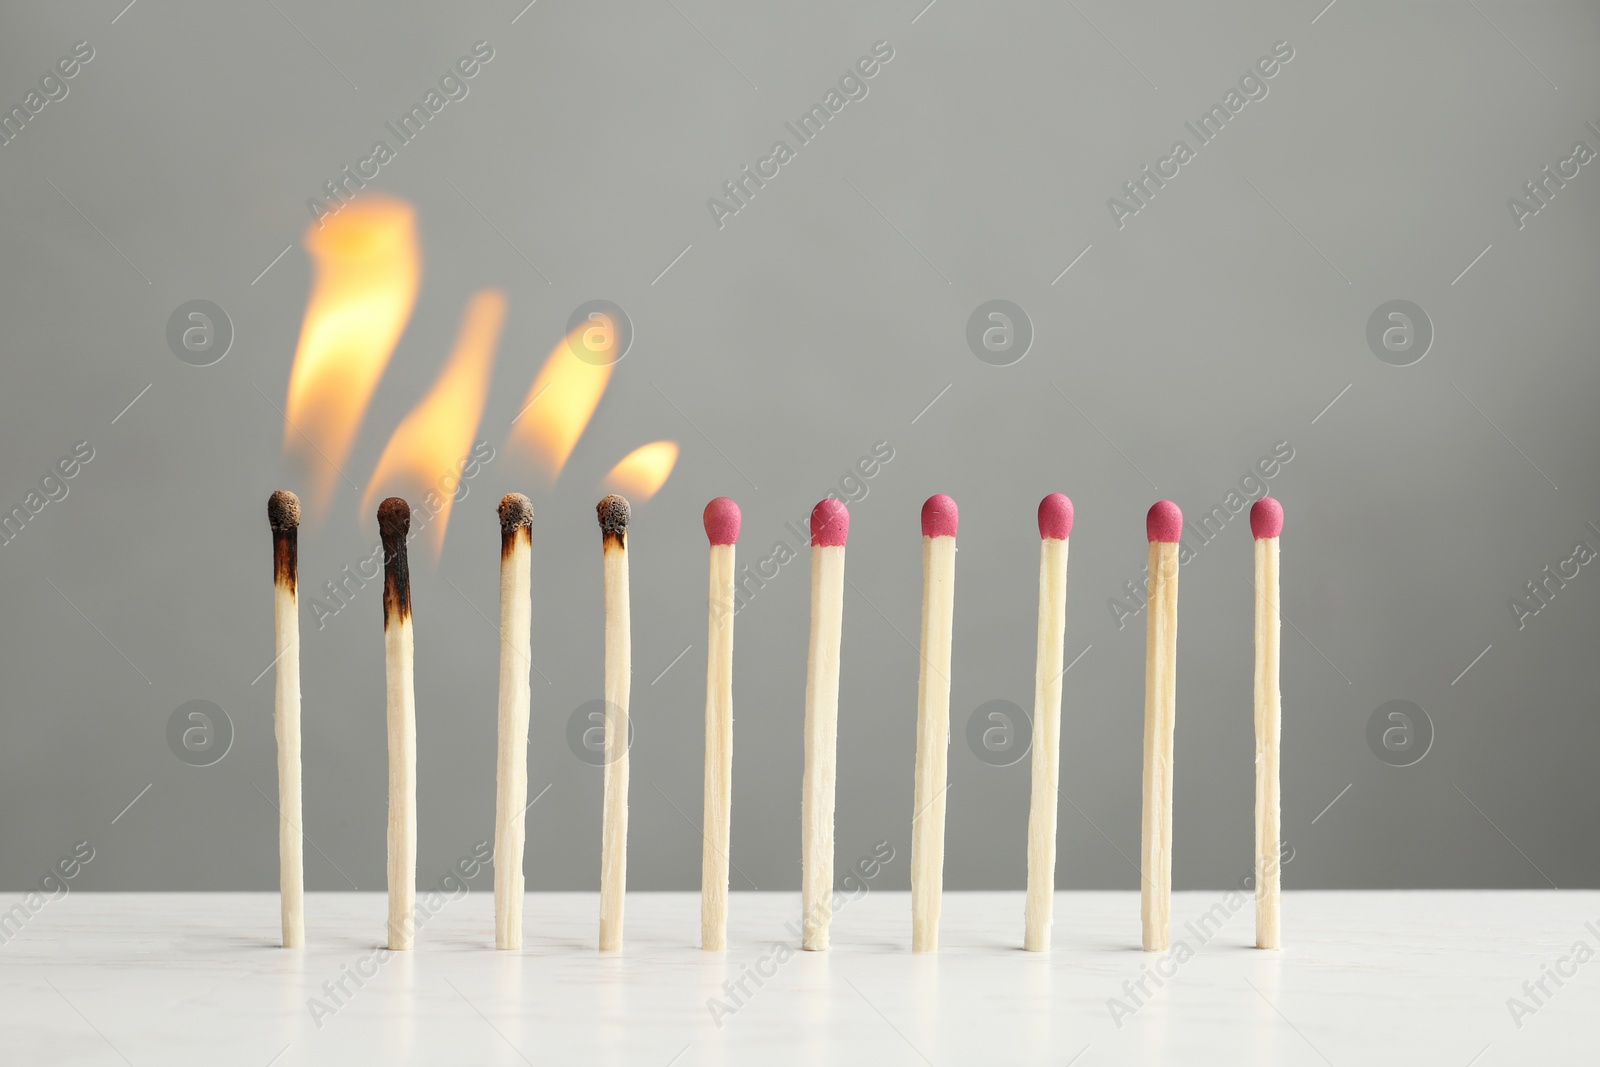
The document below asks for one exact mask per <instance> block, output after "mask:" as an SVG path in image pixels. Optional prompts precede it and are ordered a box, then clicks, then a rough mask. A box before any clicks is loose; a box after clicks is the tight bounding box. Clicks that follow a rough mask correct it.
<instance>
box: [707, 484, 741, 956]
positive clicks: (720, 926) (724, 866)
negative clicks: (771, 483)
mask: <svg viewBox="0 0 1600 1067" xmlns="http://www.w3.org/2000/svg"><path fill="white" fill-rule="evenodd" d="M703 518H704V521H705V527H706V537H707V539H709V540H710V542H711V566H710V573H711V581H710V588H709V590H708V592H707V595H706V603H707V608H708V615H709V616H710V618H709V621H708V623H707V627H706V765H705V846H704V848H703V850H702V852H701V855H700V947H701V948H702V949H705V950H706V951H708V952H721V951H722V950H723V949H725V948H727V945H728V846H729V842H730V840H731V837H732V825H733V820H732V813H733V594H734V584H733V581H734V578H733V567H734V559H733V556H734V545H735V544H736V543H737V542H738V540H739V522H740V515H739V505H738V504H735V503H734V502H733V501H732V500H729V499H728V498H727V497H725V496H719V497H717V498H716V499H715V500H713V501H712V502H711V503H709V504H707V505H706V510H705V515H704V516H703Z"/></svg>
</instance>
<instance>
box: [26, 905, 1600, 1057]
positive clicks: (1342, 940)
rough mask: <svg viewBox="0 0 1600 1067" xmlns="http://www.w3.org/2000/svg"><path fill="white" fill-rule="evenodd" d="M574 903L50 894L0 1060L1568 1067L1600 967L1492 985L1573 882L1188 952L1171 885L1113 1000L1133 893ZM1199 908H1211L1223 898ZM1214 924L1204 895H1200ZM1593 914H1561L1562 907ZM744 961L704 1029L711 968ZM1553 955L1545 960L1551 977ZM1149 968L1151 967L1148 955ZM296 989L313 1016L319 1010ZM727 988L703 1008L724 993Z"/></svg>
mask: <svg viewBox="0 0 1600 1067" xmlns="http://www.w3.org/2000/svg"><path fill="white" fill-rule="evenodd" d="M596 901H597V898H596V896H595V895H593V894H580V893H571V894H530V895H529V896H528V898H527V909H526V938H527V947H526V949H525V951H523V952H520V953H507V952H496V951H494V950H493V947H492V946H493V941H494V938H493V902H492V899H491V894H490V893H489V892H487V891H485V890H482V889H479V890H475V891H473V892H471V893H469V894H468V895H466V896H465V897H462V898H461V899H459V900H456V901H452V902H449V903H448V904H446V905H445V906H443V907H442V908H441V910H440V911H439V912H438V914H437V915H435V916H434V917H433V918H432V919H431V920H429V921H428V922H427V923H426V925H425V926H423V928H422V929H421V930H420V931H419V933H418V937H417V949H416V951H414V952H411V953H399V954H396V955H395V956H394V957H393V958H392V959H390V960H389V961H388V962H386V963H383V964H382V965H381V966H379V965H377V964H376V963H375V962H366V963H362V962H361V961H363V960H368V958H369V957H370V956H371V954H372V953H373V950H374V949H376V948H377V946H378V945H379V944H380V943H381V934H382V930H383V926H384V915H385V902H384V897H383V896H382V894H372V893H359V894H358V893H317V894H311V895H310V896H309V897H308V899H307V905H306V913H307V940H308V941H309V943H310V944H309V947H307V948H305V949H303V950H295V951H285V950H284V949H281V948H279V947H278V946H277V938H278V926H277V923H278V906H277V897H276V895H273V894H245V893H238V894H220V893H215V894H110V893H106V894H90V893H83V892H74V893H72V894H71V895H69V896H68V897H66V898H64V899H62V900H59V901H55V902H52V903H50V904H48V905H46V906H45V907H44V908H42V909H41V910H40V911H39V912H38V913H37V914H35V915H34V916H32V917H31V918H30V919H29V920H28V921H27V922H26V924H25V925H24V926H23V928H22V930H21V931H20V932H19V933H17V934H16V935H15V936H13V937H11V938H10V940H8V941H6V942H5V943H4V944H3V945H0V982H3V984H4V989H3V997H0V1063H3V1064H5V1065H7V1067H11V1065H32V1064H80V1063H81V1064H113V1065H114V1064H134V1065H138V1067H144V1065H147V1064H148V1065H156V1064H161V1065H174V1064H208V1065H215V1064H226V1065H244V1067H257V1065H262V1067H264V1065H267V1064H273V1065H275V1067H293V1065H296V1064H324V1063H326V1064H333V1063H337V1064H378V1063H384V1064H390V1063H393V1064H399V1063H417V1064H489V1065H494V1064H520V1063H537V1064H545V1063H552V1064H573V1063H602V1064H640V1065H644V1067H668V1065H669V1064H676V1065H678V1067H688V1065H691V1064H763V1065H766V1064H788V1063H796V1064H800V1063H804V1064H846V1063H848V1064H873V1065H876V1064H922V1063H932V1064H939V1065H941V1067H944V1065H952V1064H1012V1063H1017V1064H1034V1063H1037V1064H1054V1065H1057V1067H1061V1065H1066V1064H1075V1065H1077V1067H1092V1065H1095V1064H1109V1063H1128V1064H1133V1063H1137V1064H1157V1063H1196V1064H1199V1063H1217V1064H1258V1063H1259V1064H1274V1065H1276V1064H1285V1065H1293V1064H1335V1065H1339V1067H1344V1065H1361V1067H1371V1065H1372V1064H1388V1063H1395V1064H1427V1065H1438V1064H1443V1065H1446V1067H1466V1065H1468V1064H1473V1065H1475V1067H1491V1065H1499V1064H1543V1063H1563V1064H1565V1063H1577V1062H1595V1060H1596V1058H1597V1057H1600V1053H1597V1052H1596V1047H1597V1030H1600V1027H1597V1025H1596V1024H1597V1022H1600V1012H1597V1009H1600V958H1597V959H1595V960H1589V961H1588V962H1586V963H1583V964H1581V965H1576V975H1575V976H1574V977H1570V978H1563V981H1564V982H1565V983H1566V984H1565V985H1564V986H1561V987H1558V986H1557V985H1556V984H1555V983H1554V981H1552V980H1550V979H1548V978H1547V979H1545V984H1546V988H1547V989H1548V990H1549V992H1550V993H1551V994H1552V995H1551V996H1549V997H1544V998H1542V999H1543V1000H1544V1004H1543V1005H1542V1006H1537V1005H1535V1004H1534V1002H1533V1001H1531V1000H1530V1001H1528V1003H1529V1004H1530V1006H1537V1011H1536V1013H1534V1014H1530V1015H1526V1016H1524V1017H1523V1018H1522V1019H1521V1023H1522V1025H1521V1026H1520V1028H1519V1027H1518V1026H1517V1025H1516V1023H1515V1022H1514V1021H1513V1020H1512V1017H1511V1013H1510V1011H1509V1010H1508V1007H1507V999H1508V998H1510V997H1512V996H1519V997H1524V998H1526V994H1525V993H1524V992H1523V990H1522V983H1523V982H1524V981H1529V980H1532V981H1537V980H1538V979H1540V977H1541V976H1542V975H1543V974H1545V973H1547V972H1546V970H1545V969H1544V965H1550V966H1554V965H1555V963H1556V961H1557V960H1558V959H1560V958H1561V957H1563V956H1565V955H1567V954H1568V953H1570V952H1571V951H1572V949H1573V946H1574V943H1575V942H1577V941H1580V940H1581V941H1584V942H1586V943H1587V944H1588V946H1589V947H1590V949H1592V950H1600V935H1597V934H1596V933H1595V930H1600V893H1597V892H1562V893H1555V892H1470V893H1469V892H1427V893H1424V892H1412V893H1349V892H1345V893H1289V894H1287V895H1286V900H1285V903H1284V922H1283V928H1284V943H1285V945H1286V946H1287V947H1286V948H1285V949H1284V950H1283V951H1281V952H1261V951H1257V950H1255V949H1253V948H1251V947H1250V946H1251V944H1252V942H1253V935H1254V930H1253V923H1254V918H1253V909H1252V905H1251V904H1250V903H1249V902H1246V903H1245V904H1244V906H1243V907H1241V908H1240V909H1239V910H1238V911H1237V912H1235V913H1234V914H1232V915H1231V917H1229V918H1228V919H1227V921H1226V922H1225V923H1223V925H1222V926H1221V929H1220V931H1219V932H1216V933H1215V934H1214V935H1212V936H1210V937H1209V938H1207V939H1206V940H1205V941H1204V943H1203V944H1202V943H1201V941H1200V939H1199V938H1196V937H1195V936H1194V934H1193V933H1192V932H1189V931H1186V928H1185V924H1186V923H1188V922H1189V921H1191V920H1195V919H1198V917H1199V916H1200V914H1201V913H1202V912H1205V911H1207V910H1208V909H1211V908H1213V907H1214V906H1215V905H1217V904H1218V903H1219V902H1224V893H1222V892H1220V891H1219V892H1198V893H1180V894H1177V895H1176V898H1175V900H1174V904H1173V916H1174V920H1173V921H1174V938H1175V940H1186V941H1189V942H1190V947H1191V948H1195V949H1196V950H1197V951H1196V952H1195V953H1194V955H1193V958H1191V959H1187V960H1185V961H1184V962H1183V963H1181V964H1180V965H1178V966H1177V967H1176V973H1175V974H1174V975H1173V977H1171V978H1170V979H1167V980H1166V981H1165V984H1164V985H1163V986H1162V987H1161V988H1160V989H1156V987H1155V985H1154V983H1153V982H1151V981H1148V980H1147V982H1146V985H1147V987H1148V988H1149V989H1151V990H1152V993H1153V995H1151V996H1150V997H1149V998H1147V999H1145V1003H1144V1004H1143V1005H1142V1006H1137V1010H1136V1011H1135V1012H1134V1013H1133V1014H1132V1015H1131V1016H1129V1017H1126V1018H1123V1019H1121V1020H1120V1022H1121V1025H1120V1026H1119V1025H1118V1024H1117V1023H1118V1020H1113V1017H1112V1013H1111V1010H1110V1009H1109V1007H1108V1003H1107V1002H1108V1000H1109V999H1110V998H1112V997H1120V998H1123V1000H1124V1003H1125V1004H1126V1005H1127V1006H1128V1007H1130V1008H1133V1007H1135V1004H1134V1001H1133V1000H1132V999H1129V998H1128V997H1127V995H1126V994H1125V993H1124V991H1123V983H1124V982H1125V981H1128V980H1130V979H1138V978H1139V977H1140V974H1141V971H1142V970H1143V969H1144V968H1145V967H1146V966H1147V965H1153V964H1154V963H1155V961H1156V959H1157V957H1155V956H1148V955H1146V954H1145V953H1143V952H1141V951H1139V949H1138V940H1139V900H1138V895H1137V894H1135V893H1112V892H1105V893H1062V894H1059V895H1058V897H1057V903H1056V934H1055V937H1056V947H1055V951H1054V952H1052V953H1051V954H1049V955H1035V954H1031V953H1024V952H1022V951H1021V950H1020V948H1019V946H1020V943H1021V938H1022V894H1021V893H953V894H947V895H946V897H945V903H944V923H943V950H942V951H941V952H940V953H939V954H938V955H936V956H922V957H916V956H913V955H912V954H911V953H910V951H909V946H910V915H909V897H908V894H905V893H891V892H887V891H871V892H869V893H868V894H867V895H866V896H864V897H862V898H861V899H859V900H855V901H851V902H850V903H848V904H847V905H846V906H844V907H843V908H842V909H841V910H840V911H839V912H838V913H837V914H836V916H835V919H834V924H833V944H834V949H833V951H832V952H830V953H803V952H797V951H796V952H794V953H793V956H792V958H789V959H787V960H784V961H783V962H781V963H779V962H778V960H779V958H781V957H782V956H783V955H785V953H784V952H783V951H782V950H777V949H775V945H776V944H777V943H779V942H787V943H788V944H789V945H790V946H792V945H793V944H794V942H795V939H794V937H793V936H792V935H791V934H790V933H788V932H787V931H786V930H785V928H784V926H785V923H786V922H788V921H790V920H792V919H794V918H795V917H796V916H797V915H798V911H799V900H798V894H795V893H759V894H758V893H742V894H741V893H735V894H734V895H733V899H732V903H731V915H732V918H731V922H730V927H729V943H730V947H729V950H728V951H727V953H726V954H724V955H713V954H709V953H703V952H701V951H699V949H698V948H697V943H698V937H699V896H698V894H693V893H635V894H630V896H629V897H628V905H627V907H628V911H627V919H628V926H627V933H628V944H627V948H626V950H625V951H624V952H623V953H621V954H619V955H612V956H601V955H600V954H599V953H597V952H596V951H595V935H596V926H597V922H596V916H597V914H598V908H597V902H596ZM1225 910H1226V909H1225V908H1224V911H1225ZM1218 914H1219V915H1220V914H1221V913H1218ZM1586 922H1587V923H1593V924H1594V928H1595V930H1590V929H1588V928H1587V927H1586V926H1585V923H1586ZM358 963H361V968H362V969H364V970H367V971H372V970H376V975H375V977H372V978H370V979H367V980H366V981H365V983H364V985H363V986H361V987H360V988H357V987H356V986H355V984H354V982H353V980H351V979H350V978H348V977H347V978H345V986H346V989H348V990H350V991H351V995H350V996H349V997H347V998H344V997H341V999H344V1000H345V1001H346V1002H345V1003H344V1004H343V1005H342V1006H338V1008H337V1011H336V1012H334V1014H332V1015H328V1016H324V1017H322V1018H320V1019H314V1018H313V1014H312V1011H311V1009H310V1007H308V998H310V997H312V996H317V995H322V990H321V988H320V987H321V986H322V984H323V983H324V982H325V981H329V980H336V979H338V978H340V977H341V975H343V974H345V973H346V972H345V971H344V970H343V968H345V967H346V966H349V967H352V968H355V967H356V966H357V964H358ZM758 964H759V965H760V966H761V968H762V969H763V970H766V971H768V972H772V971H775V973H774V974H773V976H772V977H770V978H766V979H764V985H763V986H762V987H761V988H757V987H756V986H755V985H754V983H753V982H750V981H748V980H747V983H746V984H747V988H749V989H750V990H751V991H752V995H751V996H749V997H748V998H745V999H744V1003H743V1004H742V1005H739V1006H738V1007H737V1010H736V1011H735V1012H734V1013H733V1014H731V1015H729V1016H727V1017H725V1018H722V1019H721V1020H720V1022H721V1025H720V1026H719V1025H718V1022H717V1021H714V1020H713V1017H712V1012H711V1010H710V1009H709V1008H708V1000H710V999H711V998H723V997H724V993H723V989H722V986H723V983H724V981H725V980H727V979H729V978H735V979H736V978H738V977H739V976H740V975H741V974H742V973H743V971H744V968H746V967H755V966H757V965H758ZM1573 967H1574V964H1572V963H1567V964H1563V968H1564V969H1565V970H1568V971H1571V970H1572V969H1573ZM1169 969H1170V968H1169ZM326 1003H327V1004H328V1005H329V1006H330V1007H333V1006H335V1005H334V1002H333V1001H332V999H331V998H330V999H326ZM728 1003H729V1004H730V1005H732V1003H733V1002H732V1001H731V1000H729V1001H728Z"/></svg>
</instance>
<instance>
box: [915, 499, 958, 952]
mask: <svg viewBox="0 0 1600 1067" xmlns="http://www.w3.org/2000/svg"><path fill="white" fill-rule="evenodd" d="M960 518H961V513H960V512H959V511H958V510H957V508H956V502H955V501H954V500H951V499H950V498H949V497H947V496H945V495H944V494H943V493H936V494H935V495H933V496H930V497H929V498H928V499H927V500H926V501H925V502H924V503H923V505H922V667H921V670H920V673H919V676H918V678H917V770H916V786H915V807H914V808H913V814H912V816H911V951H913V952H937V951H939V909H940V905H941V902H942V899H943V895H944V795H945V791H946V789H947V788H948V786H947V785H946V781H945V777H946V765H947V763H948V761H949V756H950V640H951V635H952V632H953V630H954V627H955V602H956V526H957V524H958V523H959V521H960Z"/></svg>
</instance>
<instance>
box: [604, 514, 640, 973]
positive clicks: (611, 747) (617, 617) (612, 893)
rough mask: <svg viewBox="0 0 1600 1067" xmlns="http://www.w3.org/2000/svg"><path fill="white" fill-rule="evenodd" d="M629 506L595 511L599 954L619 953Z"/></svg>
mask: <svg viewBox="0 0 1600 1067" xmlns="http://www.w3.org/2000/svg"><path fill="white" fill-rule="evenodd" d="M631 514H632V509H631V508H630V507H629V506H628V501H627V500H626V499H625V498H623V497H620V496H617V495H616V494H615V493H613V494H611V495H610V496H607V497H605V498H604V499H602V500H601V501H600V503H599V504H597V505H595V515H596V516H597V517H598V518H599V520H600V540H601V552H602V555H603V561H602V572H603V581H604V588H605V613H606V634H605V642H606V645H605V648H606V651H605V693H604V696H605V716H606V721H605V806H604V811H603V814H602V816H601V830H600V951H601V952H617V951H620V950H621V948H622V904H623V896H624V894H625V893H626V892H627V886H628V688H629V682H630V679H631V677H632V674H633V649H632V638H631V636H630V623H629V618H628V518H629V516H630V515H631Z"/></svg>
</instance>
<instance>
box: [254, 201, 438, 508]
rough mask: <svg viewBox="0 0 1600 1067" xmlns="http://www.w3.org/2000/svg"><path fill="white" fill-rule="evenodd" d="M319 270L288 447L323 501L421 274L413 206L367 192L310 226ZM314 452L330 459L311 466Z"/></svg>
mask: <svg viewBox="0 0 1600 1067" xmlns="http://www.w3.org/2000/svg"><path fill="white" fill-rule="evenodd" d="M305 246H306V250H307V251H309V252H310V253H311V258H312V261H313V266H314V271H315V276H314V281H313V284H312V288H311V299H310V300H309V301H308V302H307V304H306V315H305V321H304V324H303V325H302V326H301V328H300V345H299V347H298V349H296V351H295V356H294V369H293V370H292V371H290V373H289V400H288V410H287V413H286V414H287V420H288V425H287V426H285V427H284V451H285V452H295V453H299V454H300V456H301V459H302V460H303V461H304V462H305V463H306V464H307V466H308V468H309V469H310V470H311V471H314V472H315V473H312V474H309V475H308V477H309V478H310V480H311V483H312V498H313V499H314V500H315V501H316V502H317V503H319V504H323V503H326V502H327V499H328V495H329V493H330V492H331V491H332V490H333V488H334V483H335V479H336V478H338V477H339V472H340V468H341V467H342V466H343V464H344V461H345V459H346V458H347V457H348V456H349V454H350V446H351V444H352V443H354V441H355V436H356V431H357V430H358V429H360V427H361V418H362V416H363V415H364V414H365V413H366V410H367V404H368V402H369V401H370V400H371V399H372V393H373V391H374V390H375V389H376V388H377V387H378V380H379V379H380V378H382V377H383V371H384V368H385V367H387V366H388V364H389V357H390V356H391V355H393V354H394V348H395V345H396V344H398V343H399V341H400V334H401V333H402V332H403V331H404V330H405V326H406V322H407V320H409V319H410V318H411V307H412V304H413V303H414V302H415V301H416V296H417V286H418V284H419V281H420V279H421V275H422V254H421V251H420V250H419V248H418V245H417V228H416V215H415V212H414V211H413V210H412V207H411V205H410V204H408V203H406V202H405V201H403V200H398V199H395V198H393V197H386V196H381V195H379V194H376V193H369V194H368V195H366V196H364V197H362V198H361V199H359V200H357V201H355V202H354V203H352V204H350V205H349V206H348V207H346V208H345V209H344V210H342V211H340V212H339V214H337V215H335V216H333V217H332V218H329V219H328V220H327V222H326V224H325V225H323V226H322V227H321V228H318V227H316V226H312V227H311V228H309V229H307V230H306V236H305ZM312 453H315V454H316V455H317V456H320V457H321V458H322V459H323V460H324V461H325V462H323V463H321V464H312V463H311V462H310V461H311V454H312Z"/></svg>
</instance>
